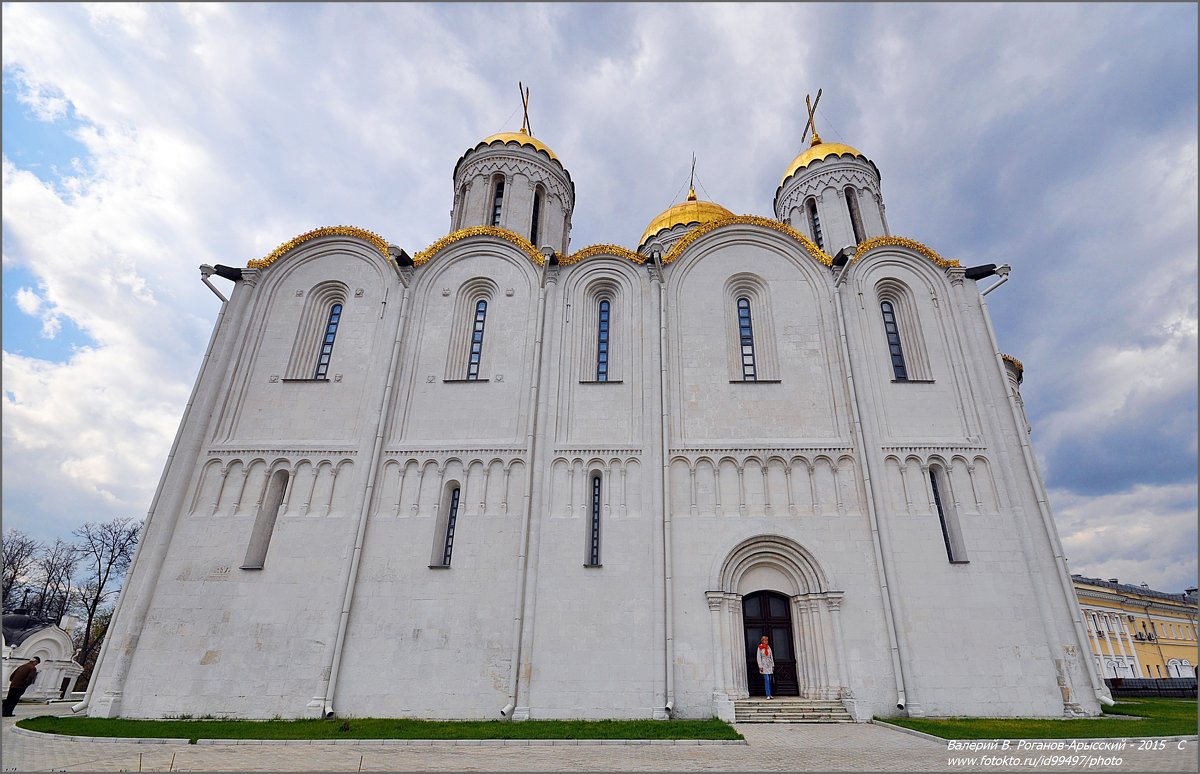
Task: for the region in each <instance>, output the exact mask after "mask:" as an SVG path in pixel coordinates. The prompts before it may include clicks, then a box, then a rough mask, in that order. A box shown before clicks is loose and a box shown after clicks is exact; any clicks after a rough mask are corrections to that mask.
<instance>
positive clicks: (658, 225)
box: [638, 188, 733, 247]
mask: <svg viewBox="0 0 1200 774" xmlns="http://www.w3.org/2000/svg"><path fill="white" fill-rule="evenodd" d="M732 217H733V213H732V212H730V211H729V210H727V209H725V208H724V207H722V206H721V205H719V204H715V203H713V202H704V201H700V200H698V199H697V198H696V189H694V188H693V189H691V190H689V191H688V198H687V201H686V202H682V203H680V204H676V205H675V206H673V207H671V208H670V209H668V210H666V211H665V212H663V214H661V215H659V216H658V217H657V218H655V219H654V220H652V221H650V225H649V226H647V227H646V232H645V233H644V234H642V238H641V241H639V242H638V247H641V246H642V245H644V244H646V240H648V239H649V238H650V237H652V236H654V235H655V234H657V233H658V232H660V231H664V230H666V229H669V228H674V227H675V226H678V225H681V224H685V223H694V224H697V225H699V224H701V223H708V222H709V221H710V220H721V219H722V218H732Z"/></svg>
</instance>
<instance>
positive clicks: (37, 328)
mask: <svg viewBox="0 0 1200 774" xmlns="http://www.w3.org/2000/svg"><path fill="white" fill-rule="evenodd" d="M3 277H4V282H3V288H4V291H3V292H4V301H3V303H2V304H0V307H3V326H4V327H3V331H2V332H0V337H2V338H3V346H4V351H5V352H11V353H13V354H15V355H23V356H25V357H34V358H37V359H39V360H48V361H50V362H53V363H65V362H66V361H67V360H69V359H70V357H71V354H72V353H73V352H74V351H75V350H76V349H79V348H80V347H88V346H94V345H95V342H94V341H93V340H92V339H91V338H90V337H89V336H88V335H87V334H86V333H84V332H83V331H82V330H80V329H79V328H78V327H76V326H75V324H74V323H73V322H71V320H70V318H68V317H66V316H61V317H59V321H60V323H61V326H62V327H61V328H60V329H59V331H58V333H57V334H56V335H55V337H54V338H53V339H47V338H45V337H43V336H42V318H41V317H40V316H34V315H28V314H25V313H24V312H22V311H21V309H20V307H18V306H17V300H16V295H17V291H18V290H20V289H21V288H29V289H31V290H33V291H34V292H35V293H38V295H41V293H40V292H39V290H38V282H37V278H36V277H34V276H33V274H32V273H30V271H29V270H28V269H24V268H21V267H19V266H17V267H11V268H9V267H5V269H4V275H3Z"/></svg>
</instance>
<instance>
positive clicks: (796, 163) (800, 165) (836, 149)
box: [779, 142, 874, 186]
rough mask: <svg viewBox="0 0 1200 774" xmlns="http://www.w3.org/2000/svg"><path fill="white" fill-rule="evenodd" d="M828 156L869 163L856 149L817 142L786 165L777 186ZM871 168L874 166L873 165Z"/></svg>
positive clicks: (833, 143) (839, 144)
mask: <svg viewBox="0 0 1200 774" xmlns="http://www.w3.org/2000/svg"><path fill="white" fill-rule="evenodd" d="M830 156H839V157H840V156H851V157H854V158H860V159H862V160H863V161H866V162H868V163H870V159H868V158H867V157H866V156H864V155H863V154H862V152H861V151H859V150H858V149H856V148H852V147H850V146H849V145H843V144H842V143H840V142H817V143H815V144H814V145H812V146H811V147H810V148H809V149H808V150H806V151H804V152H803V153H801V154H800V155H799V156H797V157H796V158H795V159H793V160H792V163H791V164H790V165H788V168H787V172H784V173H783V179H782V180H780V181H779V185H781V186H782V185H783V184H784V183H786V182H787V179H788V178H789V177H791V176H792V175H794V174H796V173H797V172H799V171H800V170H802V169H804V168H805V167H807V166H808V165H809V164H811V163H813V162H814V161H821V160H822V159H826V158H829V157H830ZM871 166H874V164H872V165H871Z"/></svg>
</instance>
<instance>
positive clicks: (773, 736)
mask: <svg viewBox="0 0 1200 774" xmlns="http://www.w3.org/2000/svg"><path fill="white" fill-rule="evenodd" d="M69 712H70V709H69V706H68V705H66V704H55V705H50V706H46V705H34V704H25V705H21V706H20V707H18V709H17V718H15V719H14V718H4V725H3V732H2V738H0V742H2V743H3V748H2V749H0V761H2V767H3V771H138V770H139V769H140V770H141V771H168V770H170V771H330V772H332V771H360V770H361V771H736V772H740V773H741V774H745V773H746V772H755V771H918V772H919V771H1050V772H1058V771H1092V772H1107V771H1192V772H1194V771H1196V770H1197V743H1196V741H1195V738H1194V737H1193V738H1192V739H1191V740H1190V741H1185V742H1183V743H1182V744H1180V743H1179V742H1177V741H1170V742H1167V743H1166V745H1165V747H1166V749H1163V750H1140V751H1139V750H1137V749H1135V748H1136V747H1137V743H1136V742H1133V743H1131V744H1130V745H1129V747H1128V748H1127V749H1125V750H1123V751H1118V752H1102V753H1092V754H1091V755H1094V756H1095V757H1100V758H1104V759H1107V760H1104V761H1102V762H1099V763H1097V762H1092V765H1090V766H1089V765H1088V762H1087V761H1086V760H1084V761H1081V762H1080V763H1079V764H1077V765H1069V764H1068V765H1064V764H1061V763H1059V764H1056V763H1053V762H1052V761H1044V762H1043V763H1041V764H1038V763H1037V762H1034V763H1032V764H1031V763H1030V762H1031V761H1034V759H1035V758H1036V757H1037V756H1038V755H1061V754H1058V753H1031V752H1020V753H1015V752H1011V751H1010V752H1000V751H988V752H971V751H964V752H957V751H947V750H946V745H945V743H942V742H937V741H933V740H931V739H927V738H924V737H920V736H915V735H911V734H908V733H904V732H901V731H896V730H895V729H893V728H890V727H887V726H882V725H874V724H832V725H807V724H740V725H738V726H737V729H738V731H740V732H741V733H742V734H743V735H744V736H745V737H746V741H747V743H748V744H745V745H695V744H682V745H646V744H637V745H633V744H603V745H600V744H586V743H585V744H580V745H569V746H560V745H555V746H527V747H522V746H501V745H497V744H494V743H492V744H484V745H478V744H474V745H463V744H459V745H452V744H447V743H438V744H432V745H405V746H399V745H381V744H371V743H361V742H352V743H345V742H339V743H338V744H330V743H313V744H300V745H297V744H286V745H281V744H271V745H247V744H241V745H234V744H216V745H188V744H138V743H134V742H90V741H70V740H66V739H61V738H53V737H36V736H30V735H27V734H25V733H16V732H15V731H14V728H13V723H14V721H15V720H18V719H20V718H22V717H29V716H30V715H41V714H59V715H61V714H68V713H69ZM347 741H348V740H347ZM1180 747H1182V749H1180ZM983 756H988V757H986V758H985V757H983ZM1002 756H1008V760H1007V761H1003V760H1001V761H997V760H995V759H996V758H1001V757H1002ZM972 757H973V758H974V759H975V762H974V764H971V763H967V762H965V761H952V759H959V758H968V759H969V758H972ZM1114 758H1119V759H1120V760H1121V762H1120V764H1117V763H1115V761H1113V760H1112V759H1114ZM1013 764H1015V765H1013Z"/></svg>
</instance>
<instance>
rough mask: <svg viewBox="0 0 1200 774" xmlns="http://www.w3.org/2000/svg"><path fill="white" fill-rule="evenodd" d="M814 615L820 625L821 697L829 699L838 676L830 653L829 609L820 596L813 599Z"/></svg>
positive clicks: (831, 647)
mask: <svg viewBox="0 0 1200 774" xmlns="http://www.w3.org/2000/svg"><path fill="white" fill-rule="evenodd" d="M812 607H813V617H814V618H815V619H816V623H817V626H818V627H820V630H821V636H820V640H819V642H820V645H821V647H820V656H821V679H822V680H823V681H824V684H823V685H822V686H821V698H822V699H828V698H831V695H832V694H833V691H834V683H835V681H836V679H837V678H836V677H835V676H834V673H833V665H832V664H831V663H830V660H829V659H830V653H831V651H832V650H833V645H832V643H831V640H832V637H831V636H830V631H829V620H828V619H827V618H826V615H827V613H828V611H827V610H826V609H825V604H824V600H822V599H820V598H818V599H815V600H813V602H812Z"/></svg>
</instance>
